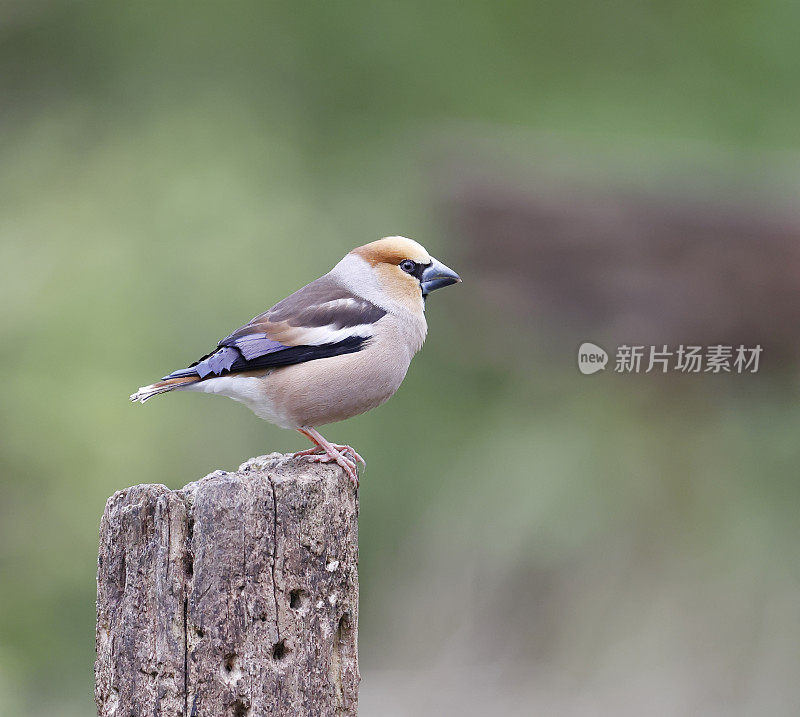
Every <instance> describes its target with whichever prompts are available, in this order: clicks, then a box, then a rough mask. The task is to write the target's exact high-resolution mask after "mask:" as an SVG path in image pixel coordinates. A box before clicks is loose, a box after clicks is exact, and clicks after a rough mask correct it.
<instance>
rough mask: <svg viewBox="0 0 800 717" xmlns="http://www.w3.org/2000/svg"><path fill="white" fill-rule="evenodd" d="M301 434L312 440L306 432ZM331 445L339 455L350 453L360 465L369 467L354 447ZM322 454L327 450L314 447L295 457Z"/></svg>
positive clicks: (299, 452)
mask: <svg viewBox="0 0 800 717" xmlns="http://www.w3.org/2000/svg"><path fill="white" fill-rule="evenodd" d="M298 430H299V429H298ZM299 432H300V433H302V434H303V435H304V436H305V437H306V438H310V436H309V435H308V434H307V433H305V432H304V431H299ZM330 445H332V446H333V447H334V448H335V449H336V450H337V451H338V452H339V453H350V454H351V455H352V456H353V457H354V458H355V459H356V460H357V461H358V462H359V463H361V465H363V466H364V468H366V467H367V462H366V461H365V460H364V459H363V458H362V457H361V456H360V455H359V454H358V453H357V452H356V449H355V448H353V447H352V446H348V445H343V446H342V445H339V444H338V443H331V444H330ZM320 453H325V449H324V448H322V446H314V447H313V448H307V449H306V450H304V451H297V453H295V454H294V457H295V458H299V457H300V456H316V455H319V454H320Z"/></svg>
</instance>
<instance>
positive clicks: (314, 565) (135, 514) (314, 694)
mask: <svg viewBox="0 0 800 717" xmlns="http://www.w3.org/2000/svg"><path fill="white" fill-rule="evenodd" d="M357 632H358V499H357V494H356V491H355V489H354V488H353V486H352V485H351V483H350V481H349V479H348V478H347V476H346V475H345V474H344V472H343V471H342V469H341V468H339V467H338V466H337V465H335V464H333V465H331V464H326V465H321V464H318V463H311V462H310V461H308V460H307V459H303V458H299V459H293V458H291V457H289V456H282V455H280V454H272V455H269V456H261V457H259V458H253V459H251V460H249V461H247V462H246V463H244V464H243V465H242V466H241V467H240V468H239V470H238V471H237V472H235V473H226V472H224V471H216V472H215V473H212V474H211V475H209V476H207V477H205V478H203V479H202V480H199V481H197V482H195V483H190V484H189V485H187V486H186V487H184V488H183V489H182V490H178V491H172V490H169V489H168V488H166V487H165V486H163V485H138V486H134V487H132V488H128V489H126V490H122V491H119V492H117V493H115V494H114V495H113V496H112V497H111V498H109V500H108V503H107V504H106V509H105V512H104V514H103V519H102V522H101V525H100V553H99V558H98V569H97V630H96V645H97V662H96V663H95V699H96V702H97V710H98V715H100V716H101V717H134V716H137V717H138V716H139V715H142V716H144V715H147V716H148V717H151V716H153V715H157V716H159V717H178V716H179V715H180V716H181V717H221V716H223V715H224V716H230V717H244V716H245V715H249V716H251V717H261V716H262V715H292V716H295V715H297V716H300V715H314V716H317V715H320V716H321V715H332V716H333V715H335V716H336V717H343V716H348V715H355V714H356V712H357V702H358V683H359V680H360V677H359V672H358V657H357V652H356V639H357Z"/></svg>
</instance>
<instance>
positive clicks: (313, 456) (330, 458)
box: [293, 444, 363, 488]
mask: <svg viewBox="0 0 800 717" xmlns="http://www.w3.org/2000/svg"><path fill="white" fill-rule="evenodd" d="M331 448H333V449H335V450H333V451H331V452H327V451H325V452H323V450H322V449H321V448H309V449H308V450H305V451H298V452H297V453H295V454H294V456H293V457H294V458H298V457H302V456H306V457H307V458H308V460H309V461H311V462H312V463H334V462H335V463H337V464H339V465H340V466H341V467H342V468H344V472H345V473H347V477H348V478H349V479H350V482H351V483H352V484H353V485H354V486H355V487H356V488H358V486H359V481H358V466H357V465H356V462H355V461H351V460H350V459H349V458H348V457H347V456H346V455H344V453H340V452H339V449H340V448H347V446H337V445H334V444H331ZM349 450H350V451H351V452H352V453H353V454H355V456H357V458H356V460H358V459H360V458H361V456H359V455H358V454H357V453H356V452H355V451H353V449H352V448H350V449H349ZM361 460H362V462H363V459H361Z"/></svg>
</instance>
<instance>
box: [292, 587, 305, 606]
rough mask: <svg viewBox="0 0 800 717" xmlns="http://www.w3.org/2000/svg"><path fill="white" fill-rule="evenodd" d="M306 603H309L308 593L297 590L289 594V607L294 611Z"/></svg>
mask: <svg viewBox="0 0 800 717" xmlns="http://www.w3.org/2000/svg"><path fill="white" fill-rule="evenodd" d="M306 602H308V593H307V592H306V591H305V590H302V589H301V588H297V589H296V590H292V591H291V592H290V593H289V607H290V608H292V610H299V609H300V608H301V607H303V605H305V604H306Z"/></svg>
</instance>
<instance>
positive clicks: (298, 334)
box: [131, 237, 461, 486]
mask: <svg viewBox="0 0 800 717" xmlns="http://www.w3.org/2000/svg"><path fill="white" fill-rule="evenodd" d="M459 281H461V279H460V278H459V276H458V274H456V273H455V272H454V271H452V270H451V269H448V268H447V267H446V266H445V265H444V264H442V263H441V262H438V261H437V260H436V259H434V258H433V257H432V256H430V255H429V254H428V252H427V251H425V249H424V248H423V247H422V246H421V245H419V244H418V243H417V242H415V241H412V240H411V239H406V238H405V237H387V238H385V239H379V240H378V241H374V242H372V243H370V244H365V245H364V246H360V247H358V248H356V249H353V251H351V252H350V253H349V254H348V255H347V256H345V257H344V259H342V260H341V261H340V262H339V263H338V264H337V265H336V266H335V267H333V269H332V270H331V271H329V272H328V273H327V274H325V276H322V277H320V278H319V279H317V280H316V281H312V282H311V283H310V284H308V285H306V286H304V287H303V288H302V289H300V290H298V291H296V292H295V293H294V294H292V295H291V296H288V297H287V298H285V299H284V300H283V301H280V302H279V303H277V304H275V306H273V307H272V308H271V309H269V311H266V312H265V313H263V314H259V315H258V316H256V317H255V318H254V319H253V320H252V321H250V323H248V324H246V325H245V326H242V327H241V328H240V329H237V330H236V331H234V332H233V333H232V334H231V335H230V336H228V337H227V338H225V339H223V340H222V341H220V342H219V344H217V348H216V349H215V350H214V351H212V352H211V353H209V354H208V355H206V356H203V358H201V359H200V360H198V361H195V362H194V363H193V364H192V365H191V366H189V368H183V369H179V370H178V371H173V372H172V373H171V374H169V376H165V377H164V378H163V379H162V380H161V381H159V382H157V383H154V384H152V385H150V386H144V387H142V388H140V389H139V390H138V391H137V392H136V393H134V394H133V395H132V396H131V401H140V402H142V403H144V402H145V401H146V400H147V399H148V398H151V397H152V396H155V395H156V394H159V393H166V392H167V391H175V390H181V391H202V392H204V393H218V394H222V395H223V396H228V397H229V398H232V399H234V400H235V401H240V402H241V403H244V404H245V405H246V406H248V407H249V408H250V410H252V411H253V413H255V414H256V415H257V416H258V417H259V418H263V419H264V420H266V421H269V422H270V423H274V424H276V425H278V426H281V427H283V428H292V429H294V430H296V431H299V432H300V433H302V434H303V435H304V436H306V437H307V438H309V439H310V440H311V442H312V443H314V445H315V447H314V448H310V449H308V450H306V451H300V452H299V453H296V454H295V456H309V459H310V460H312V461H318V462H325V463H327V462H331V461H336V463H338V464H339V465H340V466H341V467H342V468H344V470H345V471H346V472H347V474H348V476H349V477H350V479H351V480H352V481H353V483H354V484H355V485H356V486H357V485H358V473H357V470H356V461H361V462H362V463H364V459H363V458H362V457H361V456H360V455H359V454H358V453H356V451H354V450H353V449H352V448H350V446H340V445H337V444H334V443H329V442H328V441H327V440H325V438H323V437H322V435H321V434H320V433H319V431H317V426H322V425H324V424H326V423H333V422H335V421H342V420H344V419H345V418H351V417H352V416H357V415H358V414H360V413H364V412H365V411H369V410H370V409H371V408H375V407H376V406H380V405H381V404H382V403H383V402H384V401H386V400H387V399H389V398H390V397H391V396H392V395H393V394H394V392H395V391H397V389H398V388H399V387H400V384H401V383H402V381H403V378H404V377H405V375H406V371H407V370H408V366H409V364H410V363H411V359H412V357H413V356H414V354H415V353H417V351H419V349H420V348H421V347H422V342H423V341H424V340H425V334H426V333H427V330H428V325H427V323H426V321H425V313H424V309H425V298H426V297H427V295H428V294H429V293H430V292H431V291H433V290H434V289H439V288H441V287H443V286H448V285H450V284H455V283H456V282H459ZM347 452H349V453H350V454H351V455H352V456H353V459H355V460H353V459H351V458H349V457H348V456H346V455H345V453H347Z"/></svg>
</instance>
